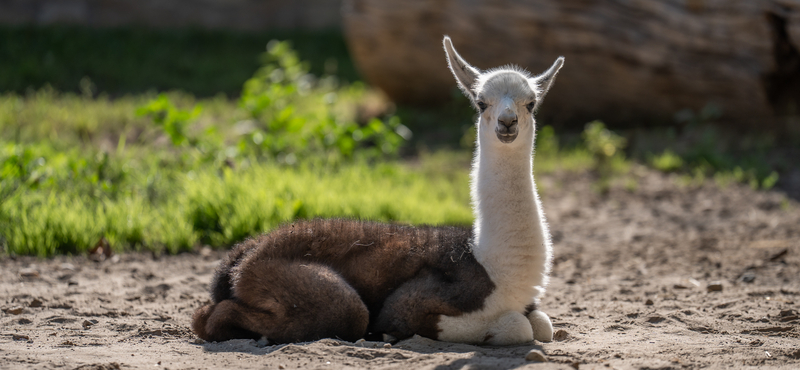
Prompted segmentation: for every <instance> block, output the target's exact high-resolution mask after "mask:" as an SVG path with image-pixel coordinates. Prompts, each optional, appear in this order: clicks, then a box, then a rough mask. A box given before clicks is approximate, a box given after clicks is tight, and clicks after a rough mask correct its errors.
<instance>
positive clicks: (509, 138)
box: [497, 133, 517, 144]
mask: <svg viewBox="0 0 800 370" xmlns="http://www.w3.org/2000/svg"><path fill="white" fill-rule="evenodd" d="M497 138H498V139H500V142H501V143H503V144H511V143H513V142H514V140H515V139H516V138H517V134H500V133H498V134H497Z"/></svg>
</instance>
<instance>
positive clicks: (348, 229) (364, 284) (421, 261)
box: [212, 219, 474, 310]
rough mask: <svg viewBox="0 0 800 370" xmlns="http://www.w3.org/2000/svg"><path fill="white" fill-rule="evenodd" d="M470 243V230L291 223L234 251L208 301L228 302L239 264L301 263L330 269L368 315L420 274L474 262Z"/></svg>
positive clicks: (336, 222) (333, 222)
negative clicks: (353, 292)
mask: <svg viewBox="0 0 800 370" xmlns="http://www.w3.org/2000/svg"><path fill="white" fill-rule="evenodd" d="M471 243H472V230H471V229H470V228H465V227H456V226H418V227H412V226H405V225H398V224H384V223H377V222H371V221H358V220H349V219H314V220H302V221H297V222H294V223H291V224H286V225H283V226H281V227H279V228H277V229H275V230H273V231H272V232H270V233H268V234H264V235H261V236H258V237H256V238H252V239H248V240H246V241H244V242H242V243H240V244H238V245H236V246H235V247H234V248H233V249H232V250H231V252H230V253H229V255H228V257H227V258H226V259H225V260H224V261H223V262H222V263H221V264H220V267H219V268H218V269H217V272H216V275H215V278H214V282H213V283H212V297H213V299H214V302H219V301H221V300H224V299H230V298H232V297H233V296H234V292H233V288H232V286H233V285H234V284H235V280H236V279H237V272H238V271H239V270H240V266H241V265H243V264H247V265H248V266H258V265H266V263H265V262H267V261H272V260H278V259H279V260H285V261H305V262H310V263H319V264H324V265H327V266H330V267H331V268H332V269H333V270H334V271H336V272H337V273H338V274H340V275H341V276H342V277H343V278H344V279H345V280H346V281H347V282H348V283H350V284H351V285H352V286H353V288H355V289H356V291H358V292H359V294H360V295H361V297H362V299H363V300H364V302H365V303H366V304H367V306H368V307H370V308H371V310H372V308H373V307H374V308H379V306H380V304H381V303H382V302H383V300H384V299H385V298H386V296H387V295H388V294H390V293H391V292H392V291H393V290H394V289H395V288H396V287H397V286H399V285H400V284H402V283H403V282H405V281H406V280H408V279H410V278H412V277H414V276H417V275H418V274H419V272H420V271H421V270H422V269H425V268H430V269H433V270H437V269H439V268H440V267H441V266H443V265H454V264H458V262H459V261H463V262H464V263H466V264H469V263H470V262H469V261H467V259H472V260H474V258H473V256H472V250H471ZM259 261H261V262H259ZM444 269H447V268H444Z"/></svg>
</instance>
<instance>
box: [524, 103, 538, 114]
mask: <svg viewBox="0 0 800 370" xmlns="http://www.w3.org/2000/svg"><path fill="white" fill-rule="evenodd" d="M534 106H536V103H535V102H530V103H528V105H526V106H525V108H528V112H533V107H534Z"/></svg>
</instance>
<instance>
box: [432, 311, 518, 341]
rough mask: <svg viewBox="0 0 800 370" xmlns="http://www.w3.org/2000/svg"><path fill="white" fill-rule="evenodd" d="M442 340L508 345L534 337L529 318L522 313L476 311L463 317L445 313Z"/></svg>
mask: <svg viewBox="0 0 800 370" xmlns="http://www.w3.org/2000/svg"><path fill="white" fill-rule="evenodd" d="M439 328H440V329H441V332H440V333H439V340H443V341H448V342H464V343H475V344H488V345H493V346H507V345H512V344H520V343H527V342H530V341H532V340H533V330H532V329H531V324H530V322H529V321H528V319H527V318H526V317H525V316H524V315H523V314H522V313H520V312H517V311H507V312H505V313H503V314H502V315H500V316H491V317H490V316H486V315H485V313H483V312H475V313H471V314H466V315H462V316H442V317H441V320H440V321H439Z"/></svg>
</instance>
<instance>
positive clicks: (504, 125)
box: [497, 111, 517, 135]
mask: <svg viewBox="0 0 800 370" xmlns="http://www.w3.org/2000/svg"><path fill="white" fill-rule="evenodd" d="M497 123H498V125H497V129H498V130H497V132H498V133H499V134H505V135H513V134H516V133H517V115H516V114H514V113H513V112H510V111H506V112H503V113H502V114H501V115H500V116H499V117H497Z"/></svg>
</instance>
